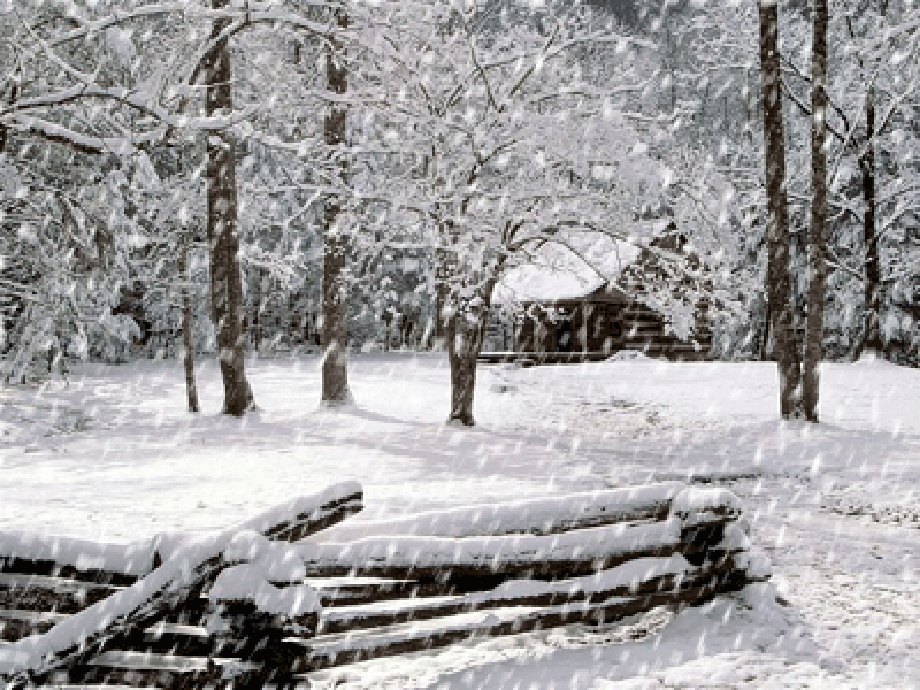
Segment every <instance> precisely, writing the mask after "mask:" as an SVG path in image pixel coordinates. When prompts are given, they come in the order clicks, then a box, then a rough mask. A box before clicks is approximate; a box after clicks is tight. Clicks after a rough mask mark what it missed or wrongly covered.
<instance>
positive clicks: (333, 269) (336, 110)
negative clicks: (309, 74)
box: [322, 9, 351, 405]
mask: <svg viewBox="0 0 920 690" xmlns="http://www.w3.org/2000/svg"><path fill="white" fill-rule="evenodd" d="M335 22H336V25H337V26H338V27H339V28H341V29H347V28H348V14H347V13H346V12H345V10H342V9H337V10H335ZM326 50H327V52H326V79H327V85H328V88H329V91H331V92H332V93H336V94H344V93H345V91H346V87H347V77H348V72H347V66H346V65H345V51H344V48H343V47H342V46H341V45H340V44H335V43H332V44H329V45H328V46H327V49H326ZM347 122H348V110H347V108H346V107H345V106H343V105H338V104H335V105H332V106H331V107H330V108H329V113H328V114H327V115H326V119H325V121H324V123H323V138H324V140H325V143H326V146H328V147H329V148H330V149H331V155H332V156H333V157H337V158H338V161H337V163H338V167H339V174H340V178H341V180H340V181H344V178H345V176H346V174H347V167H348V163H347V160H346V159H345V154H344V152H343V151H340V150H338V149H339V147H341V146H342V145H343V144H344V143H345V140H346V133H347V131H346V130H347ZM341 211H342V203H341V200H340V199H338V198H336V197H334V196H332V197H329V198H328V199H327V200H326V203H325V205H324V208H323V338H322V347H323V384H322V388H323V390H322V401H323V403H324V404H328V405H337V404H344V403H347V402H349V401H350V400H351V393H350V392H349V390H348V329H347V326H346V323H345V318H346V312H345V275H344V271H345V257H346V253H347V249H348V244H347V240H346V238H345V236H344V233H343V232H342V228H341V227H339V223H338V220H339V215H340V213H341Z"/></svg>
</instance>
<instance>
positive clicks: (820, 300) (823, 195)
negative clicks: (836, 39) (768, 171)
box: [802, 0, 828, 422]
mask: <svg viewBox="0 0 920 690" xmlns="http://www.w3.org/2000/svg"><path fill="white" fill-rule="evenodd" d="M814 1H815V5H814V13H813V17H812V21H813V28H812V50H811V112H812V120H811V228H810V232H809V236H808V240H809V245H810V246H809V250H810V251H809V261H810V264H811V276H810V278H809V282H808V318H807V321H806V325H805V366H804V367H803V371H802V378H803V383H804V402H805V418H806V419H807V420H808V421H810V422H817V421H818V398H819V389H820V383H821V381H820V372H819V365H820V363H821V355H822V347H821V343H822V339H823V336H824V299H825V293H826V291H827V23H828V9H827V0H814Z"/></svg>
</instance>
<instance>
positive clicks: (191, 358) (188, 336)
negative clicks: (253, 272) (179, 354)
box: [181, 249, 199, 413]
mask: <svg viewBox="0 0 920 690" xmlns="http://www.w3.org/2000/svg"><path fill="white" fill-rule="evenodd" d="M181 273H182V275H183V279H184V280H185V282H186V283H188V250H187V249H183V251H182V266H181ZM182 347H183V349H184V353H183V364H184V366H185V393H186V395H187V396H188V411H189V412H192V413H196V412H198V411H199V407H198V385H197V384H196V382H195V336H194V330H193V321H192V298H191V295H189V288H188V285H186V286H185V287H184V288H183V290H182Z"/></svg>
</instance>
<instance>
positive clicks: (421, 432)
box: [0, 354, 920, 690]
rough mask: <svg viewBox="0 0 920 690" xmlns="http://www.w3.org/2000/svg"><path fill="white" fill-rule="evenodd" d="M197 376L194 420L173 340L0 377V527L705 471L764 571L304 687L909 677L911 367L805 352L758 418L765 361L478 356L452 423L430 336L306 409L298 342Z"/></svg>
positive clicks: (456, 500) (839, 684)
mask: <svg viewBox="0 0 920 690" xmlns="http://www.w3.org/2000/svg"><path fill="white" fill-rule="evenodd" d="M199 375H200V386H201V395H202V402H203V406H204V413H202V414H201V415H198V416H196V417H192V416H190V415H188V414H187V413H186V412H185V407H184V404H185V403H184V388H183V379H182V373H181V366H180V364H179V363H177V362H174V361H173V362H141V363H137V364H132V365H124V366H120V367H101V366H87V367H85V368H84V369H82V370H81V371H80V372H78V373H77V374H74V375H72V376H71V377H70V380H69V381H68V382H52V383H50V384H48V385H46V386H43V387H41V388H18V387H17V388H8V389H5V390H3V391H2V393H0V477H2V481H0V529H27V530H34V531H43V532H48V533H55V534H67V535H73V536H79V537H86V538H92V539H103V540H108V541H116V542H128V541H135V540H140V539H145V538H148V537H151V536H153V535H155V534H157V533H160V532H164V531H171V530H177V529H181V530H197V529H217V528H222V527H226V526H228V525H232V524H234V523H236V522H238V521H240V520H242V519H243V518H245V517H247V516H249V515H252V514H255V513H257V512H259V511H260V510H263V509H265V508H268V507H270V506H272V505H274V504H277V503H280V502H282V501H284V500H286V499H289V498H292V497H294V496H297V495H303V494H310V493H314V492H316V491H317V490H319V489H321V488H323V487H324V486H326V485H328V484H331V483H333V482H339V481H343V480H357V481H359V482H361V483H362V484H363V486H364V489H365V503H366V506H367V507H366V509H365V511H364V513H362V514H361V515H360V516H357V517H355V518H351V519H350V520H349V522H350V523H352V525H349V529H351V530H352V531H353V530H354V524H356V523H359V522H360V521H365V520H371V519H374V518H379V517H382V516H388V515H394V514H400V513H404V512H415V511H418V510H421V509H425V508H433V507H445V506H450V505H463V504H469V503H480V502H499V501H502V500H507V499H509V498H512V497H513V498H525V497H537V496H546V495H555V494H559V493H563V492H568V491H577V490H584V489H593V488H599V487H614V486H623V485H628V484H638V483H645V482H648V481H652V480H655V479H675V478H680V479H685V480H690V481H700V482H711V481H716V482H719V483H721V484H724V485H725V486H728V487H730V488H731V489H732V490H733V491H735V492H736V493H737V494H738V495H739V496H740V497H741V498H742V500H743V502H744V505H745V508H746V513H747V515H748V517H749V519H750V521H751V523H752V528H753V529H752V536H753V540H754V542H755V544H759V545H760V546H762V547H763V548H765V549H766V550H767V551H768V552H769V553H770V554H771V555H772V557H773V560H774V573H775V574H774V578H773V584H772V585H765V586H760V585H759V586H753V587H750V588H748V590H746V591H745V592H743V593H740V594H738V595H736V596H733V597H725V598H722V599H719V600H717V601H716V602H714V603H713V604H711V605H708V606H704V607H700V608H697V609H692V610H686V611H683V612H681V613H677V614H674V613H672V612H669V611H666V610H663V609H661V610H656V611H653V612H651V613H649V614H645V615H642V616H637V617H634V618H632V619H629V620H627V621H623V622H622V623H620V624H618V625H615V626H609V627H605V628H603V629H588V628H585V627H580V626H573V627H570V628H565V629H561V630H555V631H549V632H544V633H539V634H530V635H521V636H516V637H514V638H503V639H494V640H488V641H484V642H477V643H468V644H462V645H457V646H455V647H452V648H450V649H447V650H442V651H439V652H431V653H427V654H416V655H407V656H405V657H398V658H391V659H387V660H383V661H374V662H365V663H362V664H356V665H353V666H350V667H347V668H345V669H340V670H335V671H330V672H325V673H323V674H318V675H317V676H316V678H315V683H314V685H315V686H317V687H347V688H394V689H396V688H432V689H434V688H508V689H511V688H521V689H522V690H524V689H528V688H557V689H562V688H595V689H597V690H609V689H613V688H617V689H620V690H626V689H630V690H647V689H652V688H654V689H656V690H658V689H663V688H702V687H705V688H734V687H833V688H835V689H837V688H851V687H852V688H862V687H877V688H906V687H920V578H918V575H920V556H918V552H917V549H916V547H915V545H916V544H917V542H918V537H920V533H918V531H917V528H918V527H920V505H918V495H920V484H918V479H920V371H918V370H911V369H904V368H899V367H895V366H893V365H889V364H886V363H881V362H874V363H857V364H828V365H826V366H825V367H824V369H823V385H822V397H823V402H822V410H821V411H822V419H823V420H824V422H823V423H822V424H821V425H819V426H813V425H808V424H804V423H780V422H778V421H777V417H778V413H777V395H776V376H775V367H774V366H773V365H770V364H761V363H738V364H725V363H694V364H673V363H661V362H655V361H650V360H642V359H639V360H631V361H611V362H603V363H595V364H586V365H561V366H546V367H536V368H532V369H518V368H514V367H510V366H483V367H481V368H480V374H479V380H478V390H477V404H476V414H477V421H478V424H479V425H478V426H477V427H476V428H475V429H472V430H464V429H456V428H452V427H446V426H444V424H443V420H444V419H445V418H446V416H447V405H448V400H449V374H448V371H447V368H446V361H445V359H444V358H443V356H440V355H420V356H419V355H409V354H393V355H366V356H362V357H356V358H354V359H353V361H352V363H351V369H350V375H351V382H352V389H353V393H354V398H355V400H356V403H357V405H356V407H354V408H351V409H345V410H338V411H330V410H322V409H320V408H319V404H318V402H319V363H318V361H317V360H316V359H309V358H308V359H297V360H285V359H276V360H260V361H253V362H252V363H251V367H250V377H251V381H252V385H253V389H254V391H255V395H256V399H257V402H258V404H259V406H260V408H261V410H260V412H258V413H257V414H254V415H250V416H249V417H247V418H246V419H244V420H241V421H240V420H235V419H226V418H223V417H222V416H220V415H219V414H217V413H218V411H219V406H220V396H221V385H220V381H219V377H218V372H217V369H216V367H215V366H214V365H213V363H205V364H203V365H202V366H201V367H200V371H199ZM342 529H345V527H344V525H343V527H342ZM334 531H335V528H333V530H330V534H334Z"/></svg>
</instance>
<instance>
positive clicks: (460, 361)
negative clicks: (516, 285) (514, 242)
mask: <svg viewBox="0 0 920 690" xmlns="http://www.w3.org/2000/svg"><path fill="white" fill-rule="evenodd" d="M500 268H501V266H499V270H500ZM496 282H497V279H496V278H493V279H490V280H487V281H486V282H485V285H484V286H483V288H482V292H481V293H480V295H479V300H478V304H477V303H476V302H473V303H465V304H457V307H458V308H457V309H456V310H455V311H454V313H453V314H451V316H450V318H449V319H448V320H447V329H446V331H447V332H446V336H447V337H446V340H447V356H448V359H449V360H450V417H448V418H447V423H448V424H453V423H459V424H462V425H463V426H474V425H475V421H474V419H473V394H474V393H475V391H476V362H477V361H478V359H479V353H480V352H482V342H483V338H484V337H485V332H486V326H487V324H488V322H489V313H490V310H491V305H492V291H493V290H494V289H495V283H496ZM454 299H455V300H456V298H454ZM461 306H462V307H463V308H462V309H461V308H460V307H461Z"/></svg>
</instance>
